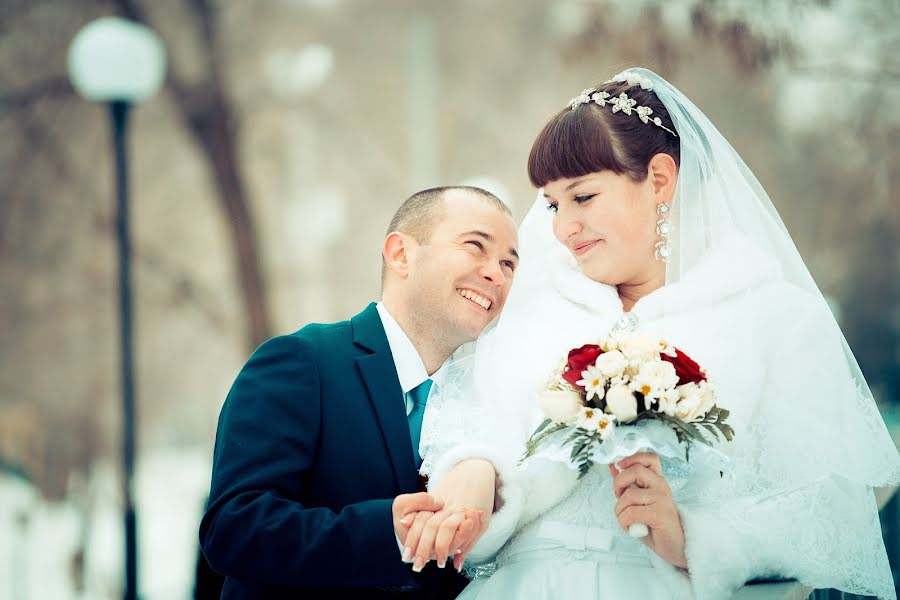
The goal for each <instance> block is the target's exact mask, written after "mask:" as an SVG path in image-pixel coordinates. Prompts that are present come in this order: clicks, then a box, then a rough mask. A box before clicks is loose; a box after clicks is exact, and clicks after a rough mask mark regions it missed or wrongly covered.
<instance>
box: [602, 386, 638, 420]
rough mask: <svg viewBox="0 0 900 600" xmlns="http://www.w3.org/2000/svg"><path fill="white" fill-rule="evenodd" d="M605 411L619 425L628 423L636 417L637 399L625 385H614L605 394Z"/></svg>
mask: <svg viewBox="0 0 900 600" xmlns="http://www.w3.org/2000/svg"><path fill="white" fill-rule="evenodd" d="M606 410H607V411H608V412H610V413H612V414H613V415H614V416H615V417H616V420H617V421H619V423H630V422H631V421H634V419H635V418H636V417H637V398H635V397H634V394H633V393H632V392H631V390H630V389H629V388H628V386H627V385H614V386H612V387H610V388H609V391H608V392H606Z"/></svg>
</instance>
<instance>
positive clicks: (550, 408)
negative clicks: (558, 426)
mask: <svg viewBox="0 0 900 600" xmlns="http://www.w3.org/2000/svg"><path fill="white" fill-rule="evenodd" d="M583 406H584V403H583V402H582V401H581V394H579V393H578V392H572V391H569V390H544V391H542V392H541V393H540V395H539V396H538V408H540V409H541V412H542V413H544V416H546V417H547V418H548V419H550V420H552V421H553V422H555V423H562V424H563V425H571V424H572V423H574V422H575V419H576V418H578V414H579V412H580V411H581V409H582V407H583Z"/></svg>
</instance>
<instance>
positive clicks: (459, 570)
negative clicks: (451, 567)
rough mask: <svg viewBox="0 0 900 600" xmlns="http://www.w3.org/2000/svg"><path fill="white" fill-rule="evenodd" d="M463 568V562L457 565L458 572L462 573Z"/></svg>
mask: <svg viewBox="0 0 900 600" xmlns="http://www.w3.org/2000/svg"><path fill="white" fill-rule="evenodd" d="M462 568H463V566H462V563H459V566H458V567H456V572H457V573H462Z"/></svg>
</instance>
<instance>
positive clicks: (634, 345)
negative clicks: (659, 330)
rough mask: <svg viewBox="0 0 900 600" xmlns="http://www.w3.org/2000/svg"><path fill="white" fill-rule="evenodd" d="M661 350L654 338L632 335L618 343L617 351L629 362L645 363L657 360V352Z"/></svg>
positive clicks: (658, 342)
mask: <svg viewBox="0 0 900 600" xmlns="http://www.w3.org/2000/svg"><path fill="white" fill-rule="evenodd" d="M661 348H662V346H661V345H660V341H659V340H658V339H656V338H653V337H650V336H646V335H640V334H632V335H628V336H626V337H624V338H623V339H622V340H621V342H619V349H620V350H621V351H622V354H623V355H624V356H625V358H626V359H628V360H629V361H630V362H647V361H649V360H653V359H659V351H660V349H661Z"/></svg>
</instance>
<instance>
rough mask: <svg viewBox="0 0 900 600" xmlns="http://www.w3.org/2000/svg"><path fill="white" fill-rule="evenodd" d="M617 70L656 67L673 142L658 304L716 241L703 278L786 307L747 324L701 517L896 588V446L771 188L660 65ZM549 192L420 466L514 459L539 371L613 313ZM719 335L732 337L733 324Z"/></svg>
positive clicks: (457, 373)
mask: <svg viewBox="0 0 900 600" xmlns="http://www.w3.org/2000/svg"><path fill="white" fill-rule="evenodd" d="M628 72H629V73H635V74H637V75H639V76H641V77H644V78H647V79H649V80H650V82H652V85H653V88H652V89H653V92H654V93H656V94H657V96H658V97H659V99H660V100H661V101H662V103H663V105H665V107H666V109H667V111H668V113H669V115H670V116H671V119H672V122H673V124H674V126H675V129H676V131H677V132H678V136H679V139H680V143H681V164H680V169H679V174H678V183H677V188H676V192H675V194H676V195H675V199H674V203H673V210H672V213H671V223H672V233H671V234H670V236H669V243H670V246H671V248H672V255H671V257H670V258H669V259H668V261H667V266H666V287H665V288H664V289H670V290H671V293H669V294H668V295H664V296H663V297H661V301H662V306H661V308H660V311H661V312H662V313H663V314H665V312H666V310H669V308H670V307H674V306H681V307H682V308H683V306H684V304H685V303H684V302H683V301H682V302H679V296H681V297H689V296H690V295H691V293H692V292H689V291H687V288H688V287H694V288H696V286H695V282H696V281H697V279H696V275H692V272H693V273H696V271H698V269H697V267H698V265H700V264H701V263H702V262H703V261H704V260H705V259H706V258H707V257H709V256H710V255H712V254H715V255H716V256H719V257H721V256H725V257H726V259H725V260H724V261H719V262H717V263H716V264H720V265H724V266H723V267H722V269H721V272H717V273H714V274H713V277H711V278H710V277H707V278H705V280H704V281H703V283H702V286H704V287H705V286H709V288H710V289H711V290H713V293H716V292H715V289H714V288H716V286H720V288H721V289H720V290H719V292H721V290H723V289H725V287H723V286H726V285H730V286H731V287H729V288H727V289H728V293H730V294H734V295H736V296H737V295H742V294H753V293H755V291H754V290H755V288H754V285H755V282H756V281H757V279H754V278H753V277H750V276H749V275H747V274H748V273H751V272H762V273H764V275H765V276H764V277H763V279H764V280H765V281H766V285H767V286H769V288H770V289H780V290H787V293H786V296H785V297H783V302H784V310H786V311H794V312H795V313H796V314H791V315H789V316H790V318H789V319H787V321H785V320H781V321H779V322H778V323H774V322H757V323H753V324H752V325H753V328H754V329H755V330H757V331H758V334H759V339H760V340H767V342H766V343H765V344H764V345H763V347H764V348H766V350H767V351H768V350H770V351H771V355H770V356H764V357H762V356H761V357H750V358H749V363H750V364H765V368H760V370H759V372H760V377H762V378H764V382H763V383H762V385H763V389H764V390H765V393H764V396H765V397H763V398H757V399H753V402H752V405H753V409H752V411H749V412H747V413H746V414H744V415H742V416H741V417H740V418H739V420H738V426H739V428H738V429H737V435H736V437H735V441H734V443H733V444H732V445H731V448H730V449H729V454H730V455H731V458H732V460H733V473H732V474H731V476H730V477H725V478H719V477H715V478H712V479H711V480H710V481H709V482H707V483H705V484H703V485H699V484H698V486H697V488H698V491H697V493H696V496H695V498H694V499H693V501H695V502H697V503H699V504H700V505H702V506H706V507H709V510H710V511H712V514H715V518H713V519H712V520H711V521H710V522H721V523H723V524H725V525H724V526H725V527H726V528H727V532H726V531H723V532H722V536H723V537H729V536H730V537H732V538H734V539H744V540H749V541H748V542H747V543H746V544H744V545H743V546H742V547H743V548H744V549H745V550H746V549H750V548H752V550H747V551H748V552H757V554H758V556H757V558H756V566H757V567H759V568H761V569H762V570H764V571H778V569H779V567H780V566H781V565H786V567H785V569H786V570H787V572H784V573H782V574H783V575H786V576H793V577H798V578H800V579H801V580H804V581H806V582H807V583H811V584H813V585H816V586H819V587H835V588H839V589H843V590H845V591H850V592H854V593H859V594H871V595H878V596H880V597H885V598H893V597H895V592H894V589H893V582H892V581H891V576H890V570H889V567H888V564H887V557H886V554H885V551H884V546H883V543H882V541H881V535H880V526H879V521H878V513H877V508H876V506H875V502H874V497H873V495H872V491H871V488H873V487H880V486H888V485H898V484H900V456H898V452H897V447H896V445H895V443H894V441H893V440H892V439H891V437H890V435H889V433H888V431H887V429H886V427H885V425H884V422H883V420H882V418H881V416H880V414H879V412H878V408H877V406H876V403H875V401H874V399H873V397H872V394H871V392H870V390H869V387H868V385H867V384H866V381H865V379H864V378H863V375H862V373H861V371H860V369H859V366H858V364H857V362H856V359H855V358H854V356H853V353H852V352H851V350H850V348H849V347H848V345H847V343H846V341H845V339H844V336H843V335H842V333H841V331H840V329H839V327H838V324H837V322H836V321H835V319H834V317H833V315H832V313H831V312H830V310H829V308H828V305H827V304H826V302H825V300H824V298H823V296H822V293H821V292H820V291H819V288H818V286H817V285H816V283H815V282H814V281H813V279H812V276H811V275H810V273H809V270H808V269H807V268H806V265H805V264H804V263H803V260H802V259H801V257H800V255H799V253H798V251H797V249H796V247H795V246H794V243H793V241H792V240H791V237H790V235H789V234H788V232H787V230H786V229H785V227H784V224H783V223H782V221H781V218H780V217H779V216H778V213H777V211H776V210H775V208H774V206H773V205H772V202H771V201H770V200H769V197H768V195H767V194H766V192H765V191H764V190H763V188H762V186H761V185H760V184H759V182H758V181H757V179H756V178H755V177H754V175H753V173H752V172H751V171H750V169H749V168H748V167H747V165H746V164H744V162H743V161H742V160H741V158H740V157H739V156H738V154H737V153H736V152H735V150H734V149H733V148H732V147H731V145H730V144H729V143H728V142H727V141H726V140H725V138H724V137H723V136H722V135H721V134H720V133H719V131H718V130H717V129H716V128H715V127H714V126H713V124H712V123H711V122H710V121H709V119H708V118H707V117H706V116H705V115H704V114H703V112H702V111H700V109H698V108H697V107H696V106H695V105H694V104H693V103H692V102H691V101H690V100H689V99H688V98H686V97H685V96H684V95H683V94H682V93H681V92H679V91H678V90H677V89H675V88H674V87H673V86H672V85H671V84H669V83H668V82H667V81H666V80H664V79H663V78H661V77H659V76H658V75H657V74H655V73H653V72H651V71H648V70H646V69H629V71H628ZM545 204H546V202H545V201H544V200H543V198H542V196H541V195H540V194H539V196H538V199H537V201H536V202H535V204H534V206H533V207H532V208H531V210H530V212H529V213H528V215H527V216H526V218H525V220H524V221H523V223H522V225H521V227H520V230H519V237H520V239H519V243H520V254H521V257H522V259H521V267H520V269H519V271H518V273H517V274H516V280H515V284H514V286H513V290H512V292H511V294H510V297H509V300H508V302H507V306H506V308H505V310H504V313H503V315H502V316H501V318H500V319H499V320H498V321H497V323H496V324H495V325H494V327H493V328H492V329H491V330H490V331H488V332H486V333H485V334H484V335H483V336H482V338H481V339H480V340H479V342H478V345H477V348H476V350H475V353H474V356H471V357H470V358H469V359H464V360H461V361H457V363H456V364H455V365H454V368H453V369H452V371H453V372H452V373H451V374H450V377H449V378H448V382H447V385H446V386H445V391H444V393H442V394H440V395H439V397H438V398H437V402H435V405H436V406H435V410H434V411H433V413H432V414H430V415H429V414H427V415H426V422H425V429H424V431H425V433H424V434H423V448H422V449H423V455H424V456H425V463H424V465H423V469H424V470H425V471H426V472H428V471H429V470H430V469H431V468H433V467H434V465H435V464H436V463H437V462H439V461H440V460H441V455H442V454H445V453H448V452H450V451H451V448H452V447H454V445H459V444H461V443H465V442H466V441H467V440H468V441H469V442H471V441H473V440H479V441H480V442H486V443H487V444H488V446H490V445H491V444H492V445H493V447H494V448H495V449H497V450H494V452H500V450H499V449H500V448H504V449H505V450H503V452H504V453H505V455H506V456H504V457H503V458H502V460H506V461H507V463H514V462H515V460H516V459H517V458H518V455H520V453H521V451H520V450H519V451H517V448H518V447H519V445H520V444H521V441H522V440H523V439H524V438H525V437H527V435H528V434H529V433H530V432H531V430H532V429H533V427H534V425H535V423H536V421H537V420H539V417H538V416H537V412H536V407H535V391H536V390H535V386H536V384H539V383H540V382H541V379H540V377H541V374H542V373H547V372H548V371H549V370H550V369H551V368H552V367H554V366H556V364H557V363H558V362H559V360H560V359H561V358H562V357H563V356H565V352H566V351H567V350H568V349H569V348H572V347H576V346H579V345H581V344H584V343H588V342H590V341H592V340H594V339H596V338H597V337H598V336H599V335H602V334H604V333H605V332H606V331H608V330H609V327H610V326H611V325H612V323H613V322H614V321H615V320H617V319H618V318H620V317H621V315H622V312H621V311H622V307H621V303H620V301H619V299H618V296H617V294H616V291H615V288H612V287H609V286H605V285H603V284H600V283H597V282H594V281H591V280H590V279H588V278H587V277H586V276H584V275H583V274H582V273H581V272H580V270H579V269H578V266H577V264H576V263H575V261H574V259H573V258H572V257H571V255H570V254H569V253H568V251H567V250H566V249H565V248H564V247H563V246H562V245H561V244H560V243H558V242H557V241H556V240H555V239H554V237H553V234H552V226H551V222H552V214H550V213H548V212H547V211H546V210H545ZM742 277H745V278H746V285H744V284H742V283H741V282H742V281H744V279H741V278H742ZM726 282H727V283H726ZM735 282H737V284H736V283H735ZM679 284H681V285H679ZM773 286H774V287H773ZM694 292H696V289H695V290H694ZM720 295H722V294H720ZM723 297H725V299H726V300H727V294H724V296H723ZM774 301H775V302H776V303H777V302H780V301H781V298H779V297H776V298H775V300H774ZM673 310H674V309H673ZM738 318H741V317H740V316H739V317H738ZM746 318H747V319H752V318H754V315H752V314H748V315H746ZM785 322H788V323H790V326H789V327H785ZM745 325H746V324H745ZM776 328H777V329H776ZM721 335H722V342H721V343H722V344H728V343H729V338H728V332H727V331H722V332H721ZM670 341H672V342H674V343H676V344H677V340H670ZM748 368H749V367H748ZM473 399H474V400H473ZM442 405H443V408H442ZM451 405H453V406H455V407H456V408H455V409H454V408H453V407H452V406H451ZM462 407H465V408H462ZM429 417H430V418H429ZM485 447H487V446H485ZM500 460H501V458H497V459H496V461H495V464H496V463H497V462H499V461H500ZM511 468H513V467H511ZM716 475H718V474H716ZM701 488H702V491H701ZM735 543H737V542H735ZM760 545H763V546H765V547H766V549H765V550H764V551H763V550H759V547H760ZM725 554H727V552H725ZM723 560H725V559H724V557H723ZM741 560H744V559H741ZM746 560H747V561H751V562H752V560H751V558H750V557H747V558H746ZM772 563H777V564H772ZM750 576H755V574H754V573H750Z"/></svg>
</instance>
